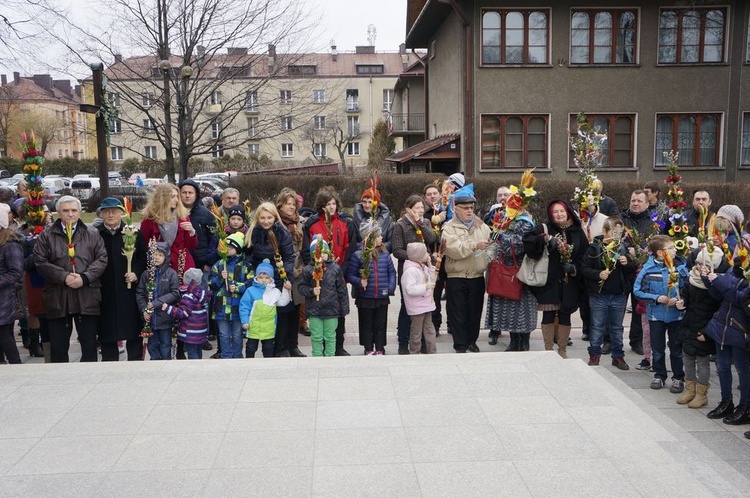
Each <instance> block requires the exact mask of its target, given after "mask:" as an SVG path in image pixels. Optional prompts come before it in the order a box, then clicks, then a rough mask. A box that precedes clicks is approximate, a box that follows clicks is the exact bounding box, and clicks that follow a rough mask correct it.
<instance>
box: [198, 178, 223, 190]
mask: <svg viewBox="0 0 750 498" xmlns="http://www.w3.org/2000/svg"><path fill="white" fill-rule="evenodd" d="M193 181H194V182H195V183H197V184H198V186H200V188H201V192H203V191H204V190H205V191H208V192H210V193H212V194H213V193H214V192H220V191H222V190H224V189H225V188H226V187H222V186H221V185H219V184H218V183H217V182H216V181H215V180H213V179H211V180H209V179H206V178H193Z"/></svg>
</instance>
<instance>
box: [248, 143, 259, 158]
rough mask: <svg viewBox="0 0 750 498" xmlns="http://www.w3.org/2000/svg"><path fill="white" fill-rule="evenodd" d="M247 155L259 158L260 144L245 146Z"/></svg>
mask: <svg viewBox="0 0 750 498" xmlns="http://www.w3.org/2000/svg"><path fill="white" fill-rule="evenodd" d="M247 153H248V154H249V155H251V156H259V155H260V144H247Z"/></svg>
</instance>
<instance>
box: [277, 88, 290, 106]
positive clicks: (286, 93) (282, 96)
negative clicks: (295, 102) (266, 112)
mask: <svg viewBox="0 0 750 498" xmlns="http://www.w3.org/2000/svg"><path fill="white" fill-rule="evenodd" d="M279 101H280V102H281V103H282V104H291V103H292V91H291V90H279Z"/></svg>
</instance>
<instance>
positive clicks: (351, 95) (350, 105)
mask: <svg viewBox="0 0 750 498" xmlns="http://www.w3.org/2000/svg"><path fill="white" fill-rule="evenodd" d="M346 110H347V111H358V110H359V90H355V89H349V90H347V91H346Z"/></svg>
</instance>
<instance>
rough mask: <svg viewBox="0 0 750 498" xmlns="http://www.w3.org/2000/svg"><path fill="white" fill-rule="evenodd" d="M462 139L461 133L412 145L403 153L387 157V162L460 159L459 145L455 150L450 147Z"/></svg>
mask: <svg viewBox="0 0 750 498" xmlns="http://www.w3.org/2000/svg"><path fill="white" fill-rule="evenodd" d="M460 139H461V134H460V133H452V134H450V135H441V136H439V137H435V138H431V139H429V140H425V141H424V142H420V143H418V144H417V145H412V146H411V147H409V148H407V149H404V150H402V151H401V152H397V153H395V154H393V155H392V156H390V157H386V158H385V160H386V161H390V162H393V163H406V162H409V161H430V160H433V159H460V158H461V149H460V147H459V144H458V143H456V145H455V147H453V148H451V147H450V146H449V145H450V144H451V143H453V142H458V141H459V140H460Z"/></svg>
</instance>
